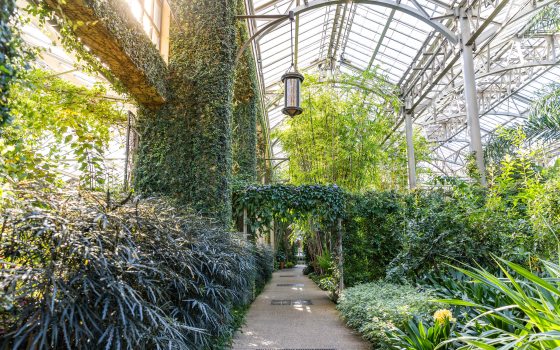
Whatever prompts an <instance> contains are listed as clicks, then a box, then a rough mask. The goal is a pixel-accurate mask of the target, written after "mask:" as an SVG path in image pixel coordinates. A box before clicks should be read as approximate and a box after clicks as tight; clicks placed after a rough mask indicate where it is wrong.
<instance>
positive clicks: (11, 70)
mask: <svg viewBox="0 0 560 350" xmlns="http://www.w3.org/2000/svg"><path fill="white" fill-rule="evenodd" d="M0 10H1V11H0V127H1V126H3V125H4V124H6V123H7V122H8V121H10V119H11V116H10V108H9V106H8V97H9V94H10V85H11V83H12V81H13V80H14V79H16V78H17V76H18V74H19V72H20V70H21V68H25V67H26V65H25V64H22V61H26V59H25V57H26V55H27V54H29V53H28V52H26V50H24V49H23V48H22V45H23V40H22V39H21V37H20V33H19V29H18V28H20V27H21V26H20V25H19V22H20V21H21V19H20V18H19V16H17V14H16V1H15V0H6V1H2V2H1V3H0Z"/></svg>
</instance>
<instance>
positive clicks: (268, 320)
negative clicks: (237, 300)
mask: <svg viewBox="0 0 560 350" xmlns="http://www.w3.org/2000/svg"><path fill="white" fill-rule="evenodd" d="M302 270H303V266H297V267H296V268H294V269H284V270H281V271H277V272H275V273H274V274H273V275H272V280H271V281H270V282H269V283H268V284H267V285H266V287H265V289H264V291H263V292H262V293H261V295H259V297H258V298H257V299H256V300H255V301H254V302H253V304H252V305H251V308H250V309H249V312H248V313H247V317H246V320H245V321H246V324H245V326H243V328H242V329H241V331H240V332H238V333H237V335H236V337H235V339H234V344H233V349H234V350H250V349H253V350H254V349H260V350H265V349H266V350H272V349H278V350H279V349H286V350H288V349H289V350H303V349H314V350H335V349H336V350H367V349H370V346H369V345H368V343H366V342H365V341H363V340H362V339H361V338H360V336H359V335H357V334H356V333H355V332H353V331H352V330H350V329H349V328H348V327H346V326H345V325H344V322H343V321H342V320H341V319H340V317H339V314H338V311H337V310H336V309H335V305H334V303H333V302H332V301H330V300H329V298H328V296H327V293H326V292H324V291H322V290H321V289H319V287H317V286H316V285H315V283H313V281H311V280H310V279H309V278H307V276H304V275H303V274H302ZM282 284H284V286H282ZM286 284H295V285H292V286H286ZM294 300H296V301H304V302H303V303H302V302H299V303H298V302H296V303H293V304H295V305H286V304H288V301H294ZM305 300H310V301H311V303H312V304H311V305H305ZM273 301H274V303H283V304H284V305H271V303H272V302H273ZM282 301H283V302H282Z"/></svg>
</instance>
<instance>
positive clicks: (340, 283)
mask: <svg viewBox="0 0 560 350" xmlns="http://www.w3.org/2000/svg"><path fill="white" fill-rule="evenodd" d="M336 226H337V227H336V228H337V234H338V272H339V274H340V276H339V277H338V295H339V296H340V294H341V293H342V290H343V289H344V256H343V251H342V219H338V222H337V225H336Z"/></svg>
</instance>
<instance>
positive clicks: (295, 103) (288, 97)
mask: <svg viewBox="0 0 560 350" xmlns="http://www.w3.org/2000/svg"><path fill="white" fill-rule="evenodd" d="M282 82H283V83H284V108H283V109H282V113H284V114H286V115H289V116H290V117H295V116H296V115H298V114H301V113H302V112H303V109H302V108H301V106H300V101H301V98H300V95H301V83H302V82H303V75H301V74H300V73H298V72H287V73H285V74H284V75H283V76H282Z"/></svg>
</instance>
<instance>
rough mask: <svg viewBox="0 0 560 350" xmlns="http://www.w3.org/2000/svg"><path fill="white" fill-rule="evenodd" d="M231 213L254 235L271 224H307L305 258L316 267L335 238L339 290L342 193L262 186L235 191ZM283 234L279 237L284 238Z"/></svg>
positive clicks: (312, 187)
mask: <svg viewBox="0 0 560 350" xmlns="http://www.w3.org/2000/svg"><path fill="white" fill-rule="evenodd" d="M233 210H234V212H235V213H236V214H237V216H238V217H240V216H242V217H244V224H245V225H247V226H248V227H249V228H250V229H251V231H253V232H257V230H258V231H260V232H264V231H266V230H270V229H273V225H274V224H277V225H278V224H281V225H283V227H287V224H289V223H293V222H300V223H301V222H308V223H309V228H310V233H312V234H311V235H308V236H307V239H309V240H310V241H309V244H308V246H311V249H310V250H308V253H309V254H310V255H311V256H309V257H308V258H309V259H310V261H311V262H312V263H314V264H315V263H316V262H317V260H318V259H319V255H320V254H321V253H322V247H324V246H326V243H327V240H328V241H329V242H332V238H333V236H334V235H335V234H336V242H337V243H336V248H337V249H336V256H337V258H336V263H337V265H336V268H337V270H338V271H337V273H338V275H339V276H340V278H339V290H340V289H342V288H343V287H344V286H343V282H342V281H343V278H342V263H343V261H342V227H341V226H342V224H341V222H342V218H343V216H344V213H345V193H344V191H343V190H342V189H341V188H339V187H338V186H336V185H332V186H331V185H302V186H293V185H281V184H275V185H264V186H247V187H244V188H239V189H237V190H236V191H234V195H233ZM286 233H287V232H286V231H285V230H284V231H283V232H282V234H286Z"/></svg>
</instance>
